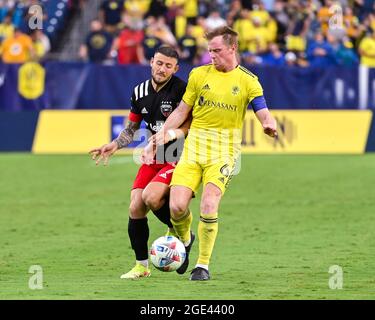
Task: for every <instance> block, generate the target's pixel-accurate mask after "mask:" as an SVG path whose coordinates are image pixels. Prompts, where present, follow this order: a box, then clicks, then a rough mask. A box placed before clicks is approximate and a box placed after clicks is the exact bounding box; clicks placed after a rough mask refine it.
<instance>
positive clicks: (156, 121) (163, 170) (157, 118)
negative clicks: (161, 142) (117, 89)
mask: <svg viewBox="0 0 375 320" xmlns="http://www.w3.org/2000/svg"><path fill="white" fill-rule="evenodd" d="M150 64H151V74H152V77H151V79H148V80H146V81H144V82H142V83H140V84H139V85H137V86H136V87H135V88H134V92H133V95H132V97H131V109H130V113H129V119H128V123H127V125H126V127H125V129H124V130H122V132H121V133H120V134H119V136H118V137H117V138H116V139H115V140H113V141H112V142H111V143H108V144H105V145H103V146H102V147H100V148H95V149H93V150H91V151H90V153H91V155H92V159H93V160H95V161H96V164H99V163H100V162H103V163H104V165H107V163H108V161H109V157H110V156H111V155H113V154H114V153H115V152H116V151H117V150H119V149H121V148H124V147H126V146H127V145H128V144H129V143H131V142H132V141H133V137H134V133H135V132H136V131H137V130H138V129H139V128H140V124H141V121H142V120H144V121H145V122H146V124H147V128H148V129H149V130H150V131H151V132H152V134H155V133H156V132H158V131H159V130H160V129H161V127H162V126H163V124H164V122H165V121H166V119H167V117H168V116H169V115H170V114H171V113H172V111H173V110H174V109H175V108H177V106H178V104H179V102H180V101H181V99H182V96H183V94H184V92H185V88H186V83H185V82H184V81H182V80H181V79H179V78H178V77H176V76H174V74H175V73H176V72H177V70H178V54H177V52H176V50H174V49H173V48H171V47H168V46H162V47H160V48H158V49H157V50H156V52H155V55H154V57H153V58H152V59H151V62H150ZM190 122H191V119H188V120H187V121H185V122H184V124H183V125H182V126H181V127H180V130H172V131H170V132H169V137H168V140H169V141H173V140H176V139H180V138H181V140H182V142H183V138H184V137H185V136H186V134H187V131H188V128H189V126H190ZM152 148H153V145H152V144H149V145H148V146H147V147H146V148H145V150H149V151H150V152H149V154H154V153H155V152H154V151H155V150H152ZM150 149H151V150H150ZM164 150H167V151H166V152H165V154H164ZM181 150H182V149H181ZM159 151H161V156H160V152H159ZM145 152H146V153H147V151H144V154H145ZM175 154H176V153H175ZM167 155H168V148H165V149H163V150H157V152H156V157H155V160H154V161H153V163H143V164H142V165H141V167H140V168H139V171H138V174H137V176H136V178H135V181H134V183H133V188H132V191H131V200H130V207H129V223H128V234H129V238H130V242H131V245H132V248H133V250H134V252H135V256H136V265H135V267H134V268H133V269H131V270H130V271H129V272H128V273H125V274H123V275H122V276H121V278H122V279H137V278H140V277H148V276H149V275H150V269H149V267H148V246H147V241H148V237H149V228H148V223H147V217H146V215H147V212H148V210H149V209H151V210H152V211H153V212H154V214H155V215H156V216H157V217H158V219H159V220H160V221H162V222H163V223H165V224H166V225H168V227H169V229H168V230H169V231H168V233H169V234H171V235H176V234H175V233H174V229H173V225H172V223H171V221H170V210H169V183H170V181H171V177H172V173H173V171H174V168H175V164H176V155H175V158H173V157H172V158H173V159H171V158H170V157H169V158H168V156H167ZM146 158H147V157H144V159H146ZM186 267H187V265H185V266H184V267H181V268H180V270H177V272H178V273H184V272H185V271H186V270H184V269H186Z"/></svg>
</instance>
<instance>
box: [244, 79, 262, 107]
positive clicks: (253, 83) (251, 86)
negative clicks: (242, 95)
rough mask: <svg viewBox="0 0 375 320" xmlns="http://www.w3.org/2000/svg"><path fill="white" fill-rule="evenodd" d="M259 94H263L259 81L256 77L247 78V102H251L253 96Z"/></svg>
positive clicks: (258, 95) (259, 95)
mask: <svg viewBox="0 0 375 320" xmlns="http://www.w3.org/2000/svg"><path fill="white" fill-rule="evenodd" d="M261 96H263V88H262V86H261V84H260V83H259V81H258V78H257V77H254V78H249V82H248V96H247V98H248V100H249V103H251V101H253V99H254V98H256V97H261Z"/></svg>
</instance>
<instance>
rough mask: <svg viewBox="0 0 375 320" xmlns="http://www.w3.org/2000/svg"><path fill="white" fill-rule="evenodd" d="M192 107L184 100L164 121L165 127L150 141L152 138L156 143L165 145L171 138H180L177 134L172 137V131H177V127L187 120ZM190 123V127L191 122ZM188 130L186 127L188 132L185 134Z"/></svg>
mask: <svg viewBox="0 0 375 320" xmlns="http://www.w3.org/2000/svg"><path fill="white" fill-rule="evenodd" d="M191 109H192V107H191V106H189V105H187V104H186V103H185V102H184V101H181V102H180V104H179V105H178V107H177V108H176V109H175V110H174V111H173V112H172V113H171V114H170V116H169V117H168V118H167V121H166V122H165V123H164V126H163V128H162V129H161V130H160V131H159V132H158V133H157V134H155V135H153V136H152V137H151V138H150V139H149V141H151V140H152V141H153V142H154V143H155V144H156V145H163V144H165V143H167V142H168V141H170V140H171V139H172V140H173V139H176V138H179V136H177V134H176V136H172V137H171V134H172V135H173V133H172V131H176V129H177V128H180V127H181V126H182V125H183V124H184V123H185V121H186V120H188V119H189V116H190V114H191V112H190V111H191ZM190 122H191V120H190ZM188 124H189V127H190V123H188ZM180 129H181V128H180ZM170 130H172V131H170ZM187 130H188V128H187V129H185V131H186V133H184V135H185V136H186V134H187ZM183 132H184V131H183ZM181 137H182V136H181Z"/></svg>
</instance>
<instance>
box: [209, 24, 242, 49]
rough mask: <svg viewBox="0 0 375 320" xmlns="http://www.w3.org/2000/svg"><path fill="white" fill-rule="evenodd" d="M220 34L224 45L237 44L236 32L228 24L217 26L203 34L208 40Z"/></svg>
mask: <svg viewBox="0 0 375 320" xmlns="http://www.w3.org/2000/svg"><path fill="white" fill-rule="evenodd" d="M218 36H222V37H223V41H224V43H225V44H226V45H228V46H232V45H235V46H237V45H238V33H237V32H236V31H234V30H233V29H232V28H230V27H228V26H223V27H218V28H216V29H213V30H211V31H209V32H207V33H206V34H205V38H206V39H207V40H208V41H210V40H212V39H213V38H215V37H218Z"/></svg>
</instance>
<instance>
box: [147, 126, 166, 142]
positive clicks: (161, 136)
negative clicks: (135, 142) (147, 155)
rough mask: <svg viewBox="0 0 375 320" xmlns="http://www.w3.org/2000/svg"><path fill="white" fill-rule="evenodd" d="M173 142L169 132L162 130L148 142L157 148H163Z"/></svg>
mask: <svg viewBox="0 0 375 320" xmlns="http://www.w3.org/2000/svg"><path fill="white" fill-rule="evenodd" d="M170 140H171V137H170V136H169V134H168V132H166V131H164V130H163V129H161V130H160V131H159V132H158V133H156V134H154V135H153V136H151V137H150V138H149V139H148V141H149V142H152V143H153V144H154V145H156V146H162V145H163V144H166V143H168V142H169V141H170Z"/></svg>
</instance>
